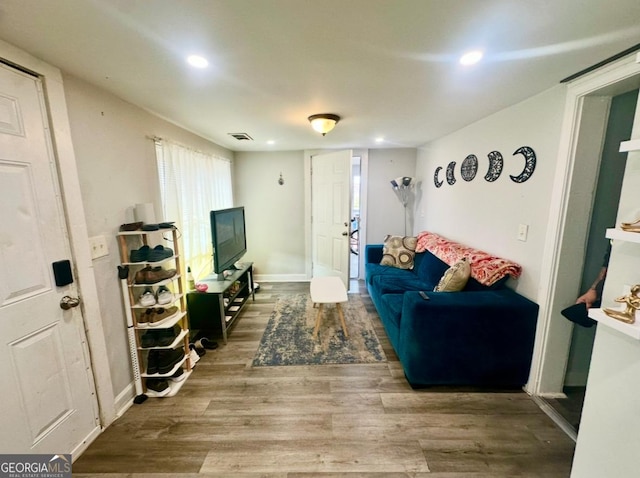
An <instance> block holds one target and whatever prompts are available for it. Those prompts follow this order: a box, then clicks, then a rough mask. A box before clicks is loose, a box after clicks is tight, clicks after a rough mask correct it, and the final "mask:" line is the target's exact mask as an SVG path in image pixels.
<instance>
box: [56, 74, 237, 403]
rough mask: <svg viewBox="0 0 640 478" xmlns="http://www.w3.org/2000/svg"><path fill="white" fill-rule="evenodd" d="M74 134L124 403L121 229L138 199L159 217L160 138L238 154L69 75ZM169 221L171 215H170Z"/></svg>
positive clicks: (115, 378) (117, 391)
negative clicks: (99, 246)
mask: <svg viewBox="0 0 640 478" xmlns="http://www.w3.org/2000/svg"><path fill="white" fill-rule="evenodd" d="M64 84H65V94H66V98H67V105H68V109H69V120H70V125H71V136H72V139H73V147H74V151H75V155H76V160H77V165H78V175H79V179H80V188H81V190H82V201H83V203H84V210H85V216H86V222H87V231H88V235H89V237H92V236H98V235H103V236H105V237H106V239H107V244H108V247H109V255H108V256H106V257H102V258H99V259H97V260H94V261H93V268H94V274H95V281H96V284H97V288H98V295H99V302H100V313H101V316H102V323H103V327H104V331H105V340H106V342H107V350H108V355H109V367H110V369H111V374H112V382H113V389H114V390H113V392H114V395H115V396H116V397H117V399H118V400H119V404H120V405H124V404H125V403H126V402H127V401H128V400H129V399H130V398H131V397H133V395H134V391H133V390H132V389H131V385H132V381H133V375H132V373H131V366H130V361H129V348H128V343H127V334H126V320H125V317H124V310H123V306H122V297H121V293H120V285H119V281H118V276H117V265H118V264H119V263H120V256H119V253H118V248H117V243H116V239H115V234H116V233H117V232H118V228H119V226H120V225H121V224H123V223H124V222H126V220H125V211H126V209H127V208H128V207H131V206H133V205H135V204H136V203H147V202H151V203H155V205H156V214H157V215H158V217H159V215H160V211H161V209H160V203H159V190H158V184H157V172H156V166H155V150H154V144H153V141H151V140H150V139H149V138H148V137H150V136H160V137H165V138H171V139H173V140H175V141H178V142H181V143H183V144H185V145H188V146H190V147H193V148H195V149H199V150H202V151H208V152H211V153H213V154H217V155H219V156H223V157H227V158H230V159H233V153H232V152H231V151H228V150H226V149H224V148H221V147H219V146H217V145H215V144H213V143H210V142H208V141H206V140H204V139H202V138H200V137H198V136H195V135H193V134H191V133H189V132H187V131H185V130H183V129H181V128H178V127H176V126H175V125H173V124H171V123H169V122H167V121H164V120H161V119H159V118H158V117H156V116H153V115H151V114H149V113H148V112H146V111H144V110H142V109H140V108H138V107H136V106H134V105H131V104H130V103H127V102H125V101H123V100H121V99H119V98H117V97H115V96H113V95H111V94H109V93H107V92H106V91H104V90H101V89H99V88H96V87H94V86H92V85H90V84H88V83H85V82H83V81H81V80H78V79H77V78H75V77H72V76H68V75H65V76H64ZM167 219H168V218H167Z"/></svg>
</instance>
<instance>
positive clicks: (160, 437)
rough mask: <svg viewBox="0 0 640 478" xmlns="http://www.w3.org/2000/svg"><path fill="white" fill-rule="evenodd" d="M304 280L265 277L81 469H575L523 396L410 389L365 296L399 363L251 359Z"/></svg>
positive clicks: (562, 443) (384, 473)
mask: <svg viewBox="0 0 640 478" xmlns="http://www.w3.org/2000/svg"><path fill="white" fill-rule="evenodd" d="M299 291H308V284H300V283H297V284H262V287H261V290H260V292H259V293H257V294H256V301H255V303H252V304H250V305H248V306H247V307H246V308H245V311H243V316H242V318H241V319H240V320H239V322H238V323H237V326H236V327H235V328H234V329H233V330H232V332H231V334H230V336H229V343H228V344H227V345H226V346H221V347H220V348H219V349H218V350H213V351H208V352H207V354H206V355H205V356H203V357H202V359H201V360H200V362H198V364H197V366H196V368H195V370H194V372H193V374H192V375H191V377H190V378H189V380H188V382H187V383H185V385H184V387H183V388H182V390H181V391H180V393H179V394H178V395H177V396H176V397H173V398H161V399H157V398H156V399H148V400H147V401H146V402H144V403H143V404H140V405H133V406H132V407H131V408H130V409H129V410H128V411H127V412H126V413H125V414H124V415H123V416H122V417H121V418H119V419H118V420H116V422H114V423H113V424H112V425H111V426H110V427H109V428H108V429H107V430H105V432H104V433H103V434H102V435H101V436H99V437H98V438H97V440H96V441H95V442H94V443H92V444H91V445H90V446H89V448H88V449H87V450H86V451H85V452H84V454H83V455H82V456H81V457H79V458H78V459H77V461H76V462H75V463H74V465H73V475H74V476H77V477H89V476H97V477H112V478H116V477H118V478H124V477H125V476H126V477H138V478H142V476H143V474H145V475H144V476H151V475H156V474H158V475H159V474H165V475H164V476H172V477H179V478H187V477H194V478H195V477H247V478H249V477H252V478H253V477H255V478H257V477H281V478H285V477H286V478H296V477H298V478H302V477H312V476H319V477H344V476H346V477H353V478H355V477H391V478H393V477H430V478H444V477H447V478H453V477H474V478H477V477H541V478H542V477H544V478H554V477H563V478H565V477H568V476H569V473H570V468H571V460H572V456H573V450H574V443H573V441H572V440H570V439H569V438H568V437H567V436H566V435H565V434H564V433H563V432H562V431H561V430H560V429H559V428H558V427H557V426H556V425H555V424H554V423H553V422H552V421H551V420H550V419H549V418H548V417H547V415H545V414H544V413H543V412H542V411H541V410H540V409H539V408H538V407H537V406H536V405H535V404H534V403H533V401H532V400H531V399H530V398H529V397H528V396H527V395H526V394H525V393H523V392H503V393H488V392H478V391H463V390H451V389H429V390H418V391H416V390H412V389H411V387H410V386H409V385H408V384H407V382H406V380H405V378H404V375H403V372H402V368H401V366H400V364H399V362H398V361H397V358H396V356H395V354H394V353H393V350H392V349H391V348H390V346H389V342H388V340H387V338H386V336H385V333H384V330H383V329H382V326H381V324H380V322H379V319H378V317H377V314H376V313H375V309H374V308H373V306H372V304H371V300H370V298H369V297H368V296H366V293H364V297H363V298H364V301H365V304H366V307H367V309H368V310H370V312H371V315H372V318H373V321H374V324H375V326H376V331H377V332H378V336H379V337H380V340H381V342H382V344H383V346H384V349H385V353H386V354H387V359H388V363H380V364H367V365H323V366H308V367H307V366H303V367H261V368H251V367H250V363H251V360H252V358H253V354H254V353H255V351H256V349H257V347H258V343H259V341H260V338H261V337H262V333H263V330H264V328H265V326H266V324H267V321H268V319H269V316H270V313H271V310H272V308H273V305H274V303H275V300H276V299H277V297H278V295H280V294H287V293H291V292H299ZM166 474H168V475H166Z"/></svg>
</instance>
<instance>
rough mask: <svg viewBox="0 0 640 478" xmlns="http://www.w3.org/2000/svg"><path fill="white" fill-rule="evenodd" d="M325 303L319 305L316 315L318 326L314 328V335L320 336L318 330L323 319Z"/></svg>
mask: <svg viewBox="0 0 640 478" xmlns="http://www.w3.org/2000/svg"><path fill="white" fill-rule="evenodd" d="M323 305H324V304H319V305H318V315H317V316H316V326H315V328H314V329H313V336H314V337H317V336H318V330H319V329H320V322H321V321H322V309H323Z"/></svg>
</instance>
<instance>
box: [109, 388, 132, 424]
mask: <svg viewBox="0 0 640 478" xmlns="http://www.w3.org/2000/svg"><path fill="white" fill-rule="evenodd" d="M135 396H136V386H135V383H133V382H131V383H130V384H129V385H127V386H126V387H125V388H124V390H122V391H121V392H120V393H119V394H118V395H116V397H115V407H114V408H115V409H116V417H117V418H120V417H121V416H122V415H124V412H126V411H127V410H129V407H131V405H133V399H134V398H135Z"/></svg>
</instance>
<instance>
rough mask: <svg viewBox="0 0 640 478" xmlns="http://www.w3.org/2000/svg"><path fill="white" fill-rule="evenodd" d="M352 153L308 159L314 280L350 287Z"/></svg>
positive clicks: (346, 152) (317, 156)
mask: <svg viewBox="0 0 640 478" xmlns="http://www.w3.org/2000/svg"><path fill="white" fill-rule="evenodd" d="M350 183H351V150H346V151H337V152H334V153H326V154H318V155H315V156H313V157H312V158H311V214H312V216H311V241H312V246H311V248H312V249H311V250H312V267H313V276H314V277H320V276H337V277H340V278H341V279H342V281H343V282H344V284H345V287H347V289H348V287H349V227H350V223H351V218H350V216H349V214H350V207H351V201H350V194H351V185H350Z"/></svg>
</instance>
